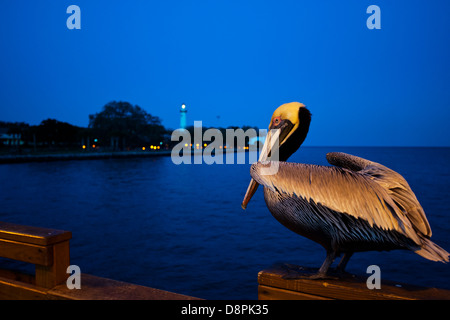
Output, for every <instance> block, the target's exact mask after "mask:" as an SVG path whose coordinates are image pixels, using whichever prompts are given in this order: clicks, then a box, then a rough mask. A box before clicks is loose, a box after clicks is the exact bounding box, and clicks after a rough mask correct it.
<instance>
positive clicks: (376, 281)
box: [366, 264, 381, 290]
mask: <svg viewBox="0 0 450 320" xmlns="http://www.w3.org/2000/svg"><path fill="white" fill-rule="evenodd" d="M366 273H370V274H371V275H370V276H369V277H368V278H367V281H366V285H367V289H370V290H373V289H381V269H380V267H379V266H377V265H375V264H373V265H370V266H368V267H367V270H366Z"/></svg>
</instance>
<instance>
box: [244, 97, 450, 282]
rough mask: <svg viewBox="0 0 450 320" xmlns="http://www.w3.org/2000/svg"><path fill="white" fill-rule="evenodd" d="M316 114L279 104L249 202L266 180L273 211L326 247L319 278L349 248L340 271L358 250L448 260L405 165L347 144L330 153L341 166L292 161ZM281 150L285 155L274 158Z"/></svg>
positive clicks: (256, 167)
mask: <svg viewBox="0 0 450 320" xmlns="http://www.w3.org/2000/svg"><path fill="white" fill-rule="evenodd" d="M310 122H311V113H310V112H309V111H308V109H307V108H306V107H305V106H304V105H303V104H301V103H298V102H292V103H287V104H284V105H281V106H280V107H278V108H277V109H276V110H275V112H274V113H273V116H272V119H271V121H270V125H269V130H270V131H269V133H268V135H267V137H266V141H265V144H264V147H263V150H262V151H261V154H260V158H259V161H258V162H257V163H254V164H253V165H252V166H251V169H250V174H251V176H252V179H251V181H250V184H249V186H248V189H247V192H246V194H245V197H244V200H243V202H242V208H243V209H245V208H246V207H247V204H248V202H249V201H250V199H251V197H252V196H253V194H254V193H255V191H256V189H257V188H258V185H260V184H261V185H263V186H264V198H265V201H266V204H267V207H268V208H269V210H270V212H271V213H272V215H273V216H274V217H275V218H276V219H277V220H278V221H279V222H280V223H281V224H283V225H284V226H285V227H287V228H288V229H290V230H292V231H294V232H296V233H298V234H300V235H302V236H304V237H306V238H309V239H311V240H313V241H315V242H317V243H319V244H321V245H322V246H323V247H324V248H325V250H326V252H327V256H326V259H325V261H324V262H323V265H322V266H321V267H320V269H319V271H318V273H317V274H316V275H314V276H312V278H325V277H326V276H327V272H328V269H329V267H330V265H331V264H332V263H333V261H334V259H335V258H336V257H338V256H340V255H341V254H342V255H343V256H342V259H341V261H340V263H339V265H338V267H337V271H340V272H343V271H344V269H345V266H346V264H347V262H348V260H349V259H350V257H351V256H352V254H353V253H354V252H358V251H359V252H361V251H370V250H379V251H381V250H392V249H407V250H412V251H414V252H415V253H417V254H419V255H421V256H422V257H424V258H426V259H429V260H432V261H441V262H448V261H449V258H448V256H449V253H448V252H446V251H445V250H444V249H442V248H441V247H439V246H438V245H436V244H435V243H433V242H432V241H430V237H431V228H430V225H429V223H428V221H427V218H426V216H425V213H424V211H423V209H422V206H421V205H420V204H419V201H418V200H417V198H416V196H415V195H414V193H413V191H412V190H411V188H410V187H409V185H408V183H407V182H406V180H405V179H404V178H403V177H402V176H401V175H400V174H398V173H397V172H395V171H393V170H391V169H389V168H387V167H385V166H383V165H381V164H379V163H376V162H372V161H369V160H366V159H363V158H360V157H356V156H353V155H349V154H345V153H339V152H332V153H328V154H327V160H328V162H329V163H330V164H332V165H334V166H319V165H312V164H302V163H287V162H284V161H286V160H287V159H288V158H289V157H290V156H291V155H292V154H293V153H294V152H295V151H296V150H297V149H298V148H299V147H300V145H301V144H302V143H303V141H304V140H305V138H306V135H307V134H308V130H309V125H310ZM277 142H278V143H277ZM276 153H278V160H279V162H275V161H266V160H268V159H269V160H270V159H274V157H275V155H276ZM275 160H277V159H275ZM271 170H272V171H271Z"/></svg>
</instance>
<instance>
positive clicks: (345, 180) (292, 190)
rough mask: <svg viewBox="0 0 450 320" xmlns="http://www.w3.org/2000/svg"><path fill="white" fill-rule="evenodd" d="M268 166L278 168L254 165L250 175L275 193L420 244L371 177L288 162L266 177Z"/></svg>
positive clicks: (382, 189) (406, 221)
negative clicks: (295, 198)
mask: <svg viewBox="0 0 450 320" xmlns="http://www.w3.org/2000/svg"><path fill="white" fill-rule="evenodd" d="M366 161H367V160H366ZM362 165H363V163H362V162H361V163H358V164H352V166H353V169H357V168H360V167H362ZM268 167H274V166H273V164H272V163H271V162H265V163H261V162H258V163H254V164H253V165H252V167H251V170H250V174H251V176H252V177H253V179H255V180H256V181H257V182H258V183H259V184H261V185H263V186H265V187H267V188H269V189H271V190H272V191H274V192H279V193H284V194H289V195H294V194H295V195H296V196H297V197H302V198H304V199H306V200H307V201H310V202H314V203H320V204H321V205H323V206H326V207H328V208H329V209H331V210H334V211H337V212H340V213H344V214H348V215H350V216H353V217H355V218H359V219H364V220H366V221H367V222H368V223H369V224H370V225H371V226H372V225H376V226H378V227H380V228H382V229H384V230H396V231H398V232H401V233H403V234H405V235H407V236H408V237H409V238H410V239H412V240H413V241H414V242H416V243H418V244H419V243H420V240H419V239H418V237H417V234H416V232H415V231H414V230H413V228H412V225H411V223H410V221H409V220H408V219H406V218H405V216H404V214H403V213H402V211H401V210H400V209H399V208H398V207H397V205H396V204H395V203H394V201H393V200H392V199H391V197H390V196H389V194H388V192H387V191H386V190H385V189H384V188H383V187H382V186H380V185H379V184H378V183H376V182H374V181H373V180H371V179H370V178H368V177H366V176H364V175H362V174H360V173H358V172H354V171H352V170H349V169H346V168H340V167H327V166H317V165H310V164H299V163H287V162H278V172H277V173H275V174H271V175H268V174H264V173H267V172H268V170H267V168H268ZM275 167H276V166H275ZM269 171H270V170H269Z"/></svg>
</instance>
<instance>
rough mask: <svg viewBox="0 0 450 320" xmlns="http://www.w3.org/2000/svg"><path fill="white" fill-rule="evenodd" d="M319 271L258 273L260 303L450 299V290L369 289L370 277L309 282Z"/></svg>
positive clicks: (388, 285) (288, 268)
mask: <svg viewBox="0 0 450 320" xmlns="http://www.w3.org/2000/svg"><path fill="white" fill-rule="evenodd" d="M315 271H317V270H312V269H309V268H304V267H299V266H294V265H286V264H284V265H282V264H280V265H275V266H273V267H271V268H269V269H266V270H263V271H260V272H259V274H258V283H259V286H258V299H260V300H387V299H389V300H430V299H431V300H450V290H445V289H437V288H426V287H419V286H412V285H408V284H403V283H398V282H393V281H387V280H382V281H381V289H369V288H367V284H366V281H367V278H365V277H358V276H348V277H344V278H342V279H326V280H313V279H308V278H307V276H308V275H311V274H312V273H313V272H315Z"/></svg>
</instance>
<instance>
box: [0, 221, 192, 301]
mask: <svg viewBox="0 0 450 320" xmlns="http://www.w3.org/2000/svg"><path fill="white" fill-rule="evenodd" d="M71 238H72V233H71V232H69V231H63V230H55V229H47V228H39V227H29V226H23V225H16V224H11V223H6V222H0V257H3V258H8V259H13V260H18V261H23V262H27V263H31V264H34V265H35V274H34V275H29V274H24V273H21V272H18V271H15V270H5V269H2V266H1V264H0V299H2V300H4V299H27V300H36V299H75V300H78V299H80V300H88V299H89V300H92V299H102V300H110V299H121V300H127V299H132V300H147V299H148V300H185V299H187V300H192V299H194V300H197V298H194V297H190V296H186V295H182V294H178V293H173V292H168V291H164V290H159V289H154V288H150V287H145V286H139V285H135V284H131V283H126V282H122V281H116V280H112V279H106V278H101V277H96V276H93V275H88V274H81V281H80V282H81V289H70V288H68V286H67V285H66V281H67V278H68V276H69V275H70V274H69V273H67V267H68V266H69V265H70V251H69V250H70V246H69V240H70V239H71Z"/></svg>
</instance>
